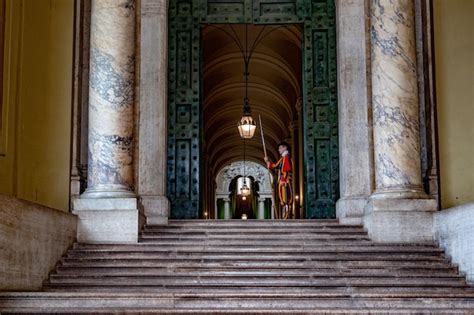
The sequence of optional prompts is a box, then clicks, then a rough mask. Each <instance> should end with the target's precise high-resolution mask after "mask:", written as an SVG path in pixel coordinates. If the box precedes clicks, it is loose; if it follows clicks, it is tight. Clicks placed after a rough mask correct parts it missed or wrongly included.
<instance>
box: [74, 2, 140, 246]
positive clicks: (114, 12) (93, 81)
mask: <svg viewBox="0 0 474 315" xmlns="http://www.w3.org/2000/svg"><path fill="white" fill-rule="evenodd" d="M90 49H91V51H90V77H89V163H88V188H87V190H86V192H85V193H84V194H83V195H82V196H81V198H79V199H77V200H75V201H74V202H73V208H74V213H76V214H78V215H79V227H78V238H79V241H85V242H107V241H110V242H136V241H137V237H138V210H137V201H136V198H135V193H134V192H133V191H132V187H133V140H134V135H133V129H134V90H135V81H134V79H135V1H134V0H93V1H92V11H91V43H90Z"/></svg>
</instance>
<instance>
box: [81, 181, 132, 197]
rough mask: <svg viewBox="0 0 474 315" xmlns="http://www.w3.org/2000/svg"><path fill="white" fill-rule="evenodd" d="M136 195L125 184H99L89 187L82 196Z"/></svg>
mask: <svg viewBox="0 0 474 315" xmlns="http://www.w3.org/2000/svg"><path fill="white" fill-rule="evenodd" d="M135 197H136V195H135V193H134V192H133V191H131V190H130V188H129V187H127V186H124V185H112V184H109V185H97V186H94V187H92V188H87V189H86V191H85V192H84V193H83V194H82V195H81V197H80V198H84V199H101V198H106V199H107V198H135Z"/></svg>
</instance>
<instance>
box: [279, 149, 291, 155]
mask: <svg viewBox="0 0 474 315" xmlns="http://www.w3.org/2000/svg"><path fill="white" fill-rule="evenodd" d="M288 153H289V152H288V150H285V151H284V152H283V153H282V154H281V156H287V155H288Z"/></svg>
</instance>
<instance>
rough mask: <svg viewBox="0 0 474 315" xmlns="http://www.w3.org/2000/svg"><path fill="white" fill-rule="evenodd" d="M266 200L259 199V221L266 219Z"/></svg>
mask: <svg viewBox="0 0 474 315" xmlns="http://www.w3.org/2000/svg"><path fill="white" fill-rule="evenodd" d="M265 200H266V198H262V197H260V198H258V216H257V219H259V220H263V219H265Z"/></svg>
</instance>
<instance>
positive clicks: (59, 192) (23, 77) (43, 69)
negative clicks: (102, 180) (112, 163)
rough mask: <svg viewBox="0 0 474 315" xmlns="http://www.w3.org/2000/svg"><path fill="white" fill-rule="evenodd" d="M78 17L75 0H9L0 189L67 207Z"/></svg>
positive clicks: (59, 207)
mask: <svg viewBox="0 0 474 315" xmlns="http://www.w3.org/2000/svg"><path fill="white" fill-rule="evenodd" d="M73 19H74V1H72V0H8V1H7V30H6V35H7V37H9V38H10V40H8V38H7V39H6V45H5V51H6V56H5V63H4V64H5V65H6V67H5V68H9V69H5V70H4V77H5V82H4V91H6V93H4V98H3V101H4V107H5V108H6V112H7V117H8V118H7V119H6V120H7V125H6V127H5V129H6V134H5V133H3V134H2V135H1V137H3V138H4V143H5V144H4V152H3V155H2V156H0V192H3V193H6V194H9V195H13V196H16V197H18V198H21V199H25V200H29V201H32V202H35V203H39V204H42V205H45V206H48V207H52V208H56V209H61V210H65V211H67V210H68V204H69V201H68V200H69V168H70V166H69V164H70V130H71V95H72V61H73ZM5 74H6V75H5ZM0 150H1V147H0ZM1 153H2V152H0V154H1Z"/></svg>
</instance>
